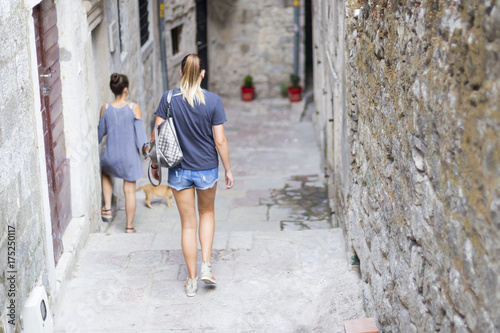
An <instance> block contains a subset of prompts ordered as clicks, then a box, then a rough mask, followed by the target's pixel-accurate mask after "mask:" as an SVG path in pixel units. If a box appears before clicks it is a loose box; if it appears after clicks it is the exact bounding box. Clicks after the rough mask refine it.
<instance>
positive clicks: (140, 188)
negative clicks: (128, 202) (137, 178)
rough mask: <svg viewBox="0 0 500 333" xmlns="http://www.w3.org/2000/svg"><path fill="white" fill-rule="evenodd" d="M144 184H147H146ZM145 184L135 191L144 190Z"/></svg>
mask: <svg viewBox="0 0 500 333" xmlns="http://www.w3.org/2000/svg"><path fill="white" fill-rule="evenodd" d="M144 186H146V185H144ZM144 186H141V187H139V188H138V189H137V190H135V191H136V192H139V191H140V190H142V189H143V188H144Z"/></svg>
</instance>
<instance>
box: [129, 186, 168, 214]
mask: <svg viewBox="0 0 500 333" xmlns="http://www.w3.org/2000/svg"><path fill="white" fill-rule="evenodd" d="M140 190H144V193H146V199H145V200H144V202H145V203H146V206H148V207H149V208H153V207H152V206H151V199H153V198H154V197H164V198H165V200H167V206H168V207H172V205H173V202H172V189H171V188H170V186H168V185H160V186H158V187H154V186H153V185H151V184H146V185H144V186H141V187H139V188H138V189H137V190H135V191H136V192H137V191H140Z"/></svg>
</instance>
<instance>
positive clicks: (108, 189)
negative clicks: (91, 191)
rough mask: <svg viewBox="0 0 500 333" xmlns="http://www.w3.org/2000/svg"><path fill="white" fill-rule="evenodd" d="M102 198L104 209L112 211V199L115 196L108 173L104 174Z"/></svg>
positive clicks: (102, 178) (102, 177)
mask: <svg viewBox="0 0 500 333" xmlns="http://www.w3.org/2000/svg"><path fill="white" fill-rule="evenodd" d="M101 183H102V196H103V197H104V209H105V210H110V209H111V197H112V196H113V184H111V176H110V175H108V174H107V173H106V172H104V171H103V172H102V176H101Z"/></svg>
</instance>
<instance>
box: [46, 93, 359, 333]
mask: <svg viewBox="0 0 500 333" xmlns="http://www.w3.org/2000/svg"><path fill="white" fill-rule="evenodd" d="M223 102H224V106H225V109H226V113H227V118H228V122H227V124H226V133H227V137H228V142H229V147H230V153H231V164H232V169H233V173H234V175H235V179H236V185H235V187H234V188H233V189H231V190H226V189H225V186H224V184H223V181H222V182H221V181H219V184H218V186H219V188H218V194H217V199H216V231H215V239H214V251H213V254H212V263H213V270H214V274H215V275H216V277H217V278H218V280H219V283H218V285H217V287H215V288H214V287H211V286H205V285H204V284H203V283H202V282H200V284H199V289H198V294H197V295H196V297H193V298H188V297H186V295H185V292H184V289H183V284H184V281H185V278H186V272H187V271H186V267H185V264H184V259H183V256H182V250H181V244H180V232H181V229H180V220H179V216H178V212H177V209H176V207H175V206H173V207H167V204H166V202H165V199H163V198H155V199H153V201H152V207H153V208H152V209H150V208H147V207H146V205H145V204H144V198H145V194H144V192H143V191H142V190H140V191H139V192H138V193H137V203H138V204H137V213H136V218H135V223H134V224H135V226H136V228H137V233H136V234H125V233H124V228H125V212H124V210H123V203H118V207H119V208H120V209H119V211H118V213H117V215H116V217H115V219H114V220H113V221H112V222H111V223H110V225H109V227H108V228H107V230H106V231H105V232H103V233H92V234H90V236H89V239H88V242H87V244H86V245H85V247H84V249H83V251H82V252H81V254H80V257H79V260H78V262H77V264H76V268H75V270H74V273H73V276H72V278H71V280H70V281H69V282H68V283H67V287H66V290H65V291H64V293H63V294H62V297H61V299H60V301H59V302H58V303H59V306H58V308H57V309H55V327H56V332H96V333H97V332H107V333H113V332H116V333H118V332H120V333H131V332H179V331H182V332H217V333H221V332H343V321H344V320H347V319H352V318H362V317H364V311H363V304H362V299H361V292H360V286H359V284H360V279H359V276H358V274H357V273H356V272H355V271H351V270H349V267H348V261H347V260H346V258H347V255H346V253H345V245H344V239H343V234H342V230H341V229H340V228H332V225H331V222H330V209H329V205H328V197H327V190H326V188H325V183H326V182H325V178H324V172H323V168H322V161H321V154H320V150H319V148H318V145H317V144H316V142H317V139H316V138H315V134H314V129H313V124H312V121H311V113H312V108H309V109H308V110H307V111H305V110H304V102H301V103H294V104H290V103H289V102H288V101H287V100H285V99H267V100H266V99H264V100H260V101H254V102H252V103H243V102H240V101H236V100H223ZM221 169H222V168H221ZM220 177H223V173H222V171H221V173H220ZM147 183H148V180H147V177H144V178H143V179H142V180H141V181H138V182H137V187H138V188H139V187H141V186H142V185H145V184H147ZM198 260H199V261H200V260H201V259H200V256H198ZM198 264H200V262H199V263H198ZM198 269H199V268H198Z"/></svg>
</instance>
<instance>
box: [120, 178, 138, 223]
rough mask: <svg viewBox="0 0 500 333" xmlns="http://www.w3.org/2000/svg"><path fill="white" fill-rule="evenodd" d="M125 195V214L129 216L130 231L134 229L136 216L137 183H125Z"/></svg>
mask: <svg viewBox="0 0 500 333" xmlns="http://www.w3.org/2000/svg"><path fill="white" fill-rule="evenodd" d="M123 193H124V194H125V214H126V216H127V228H128V229H129V230H130V229H132V228H133V227H134V216H135V207H136V204H137V202H136V200H135V182H128V181H126V180H124V181H123Z"/></svg>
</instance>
